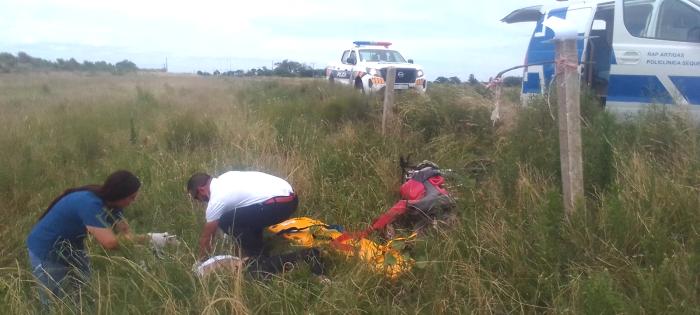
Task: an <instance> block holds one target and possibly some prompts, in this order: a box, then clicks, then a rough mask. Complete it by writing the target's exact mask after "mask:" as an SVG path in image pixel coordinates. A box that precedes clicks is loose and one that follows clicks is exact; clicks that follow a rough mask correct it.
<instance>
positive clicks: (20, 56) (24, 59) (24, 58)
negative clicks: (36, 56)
mask: <svg viewBox="0 0 700 315" xmlns="http://www.w3.org/2000/svg"><path fill="white" fill-rule="evenodd" d="M17 63H28V64H31V63H32V56H30V55H28V54H27V53H25V52H23V51H20V52H19V53H17Z"/></svg>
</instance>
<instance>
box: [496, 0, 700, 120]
mask: <svg viewBox="0 0 700 315" xmlns="http://www.w3.org/2000/svg"><path fill="white" fill-rule="evenodd" d="M549 17H559V18H561V19H565V20H567V21H571V22H573V24H574V25H575V26H576V27H577V30H578V33H579V35H580V36H579V37H580V39H579V40H578V43H577V44H578V49H579V61H580V65H579V70H580V71H581V79H582V81H583V82H585V83H586V84H588V86H590V87H591V88H592V89H593V90H594V91H595V92H596V94H597V95H598V96H600V98H601V100H602V101H603V102H604V103H605V104H606V107H607V108H608V109H610V110H613V111H617V112H622V113H626V112H636V111H638V110H640V109H643V108H644V107H645V106H649V105H650V104H675V105H686V106H685V107H686V108H689V109H690V112H691V113H692V114H693V115H694V116H695V117H696V118H700V0H607V1H568V2H556V3H554V4H552V5H547V6H534V7H527V8H522V9H519V10H516V11H513V12H512V13H511V14H509V15H508V16H506V17H505V18H503V19H502V21H503V22H506V23H517V22H537V24H536V26H535V31H534V32H533V34H532V38H531V39H530V44H529V46H528V49H527V55H526V57H525V65H529V66H527V67H525V70H524V73H523V85H522V95H523V101H524V102H526V101H527V99H528V98H529V97H528V96H529V95H533V94H540V93H543V92H544V91H545V90H546V89H548V87H549V85H550V82H551V80H552V79H553V78H554V64H553V63H552V61H553V60H554V44H553V43H552V42H551V39H552V37H553V35H554V34H553V32H552V30H550V29H549V28H546V27H543V25H542V22H543V21H544V20H546V19H547V18H549Z"/></svg>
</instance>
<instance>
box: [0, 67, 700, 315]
mask: <svg viewBox="0 0 700 315" xmlns="http://www.w3.org/2000/svg"><path fill="white" fill-rule="evenodd" d="M509 93H511V94H512V91H510V92H509ZM482 94H484V95H487V97H488V94H485V93H482ZM482 94H479V91H475V90H473V89H472V88H470V87H457V86H439V85H434V86H433V87H432V88H431V89H429V91H428V93H427V95H425V96H419V95H416V94H410V93H402V94H399V95H397V104H398V108H397V112H396V114H397V115H396V116H397V117H399V119H400V126H401V128H400V132H399V133H397V134H396V135H394V136H390V137H383V136H382V135H381V99H380V98H365V97H362V96H361V95H358V94H357V93H356V91H353V90H352V89H349V88H345V87H343V86H333V85H327V84H326V83H325V82H322V81H314V80H293V79H289V80H275V79H264V80H257V79H230V78H213V77H210V78H202V77H189V76H147V75H146V76H144V75H140V76H137V75H125V76H109V75H76V74H71V75H68V74H32V75H22V74H13V75H0V124H2V125H3V131H2V132H1V133H0V148H2V150H0V198H2V200H3V205H2V207H1V208H0V211H1V212H2V215H3V217H4V220H2V221H1V222H0V240H2V241H0V244H2V246H0V300H2V303H0V313H3V314H25V313H30V314H31V313H37V312H38V311H39V310H38V308H37V300H36V297H35V296H36V293H35V291H34V290H35V288H34V285H33V279H32V277H31V274H30V272H29V269H28V263H27V257H26V256H27V253H26V249H25V246H24V240H25V238H26V236H27V234H28V232H29V230H30V229H31V227H32V225H33V224H34V223H35V222H36V220H37V218H38V216H39V214H40V213H41V212H42V210H43V209H44V207H46V206H47V205H48V203H49V202H50V201H51V200H52V199H53V198H54V197H55V196H56V195H58V194H59V193H60V192H62V191H63V190H64V189H66V188H68V187H72V186H77V185H82V184H86V183H99V182H101V181H102V180H103V179H104V177H105V176H106V175H107V174H109V173H110V172H112V171H114V170H116V169H120V168H124V169H129V170H131V171H132V172H134V173H135V174H137V175H138V176H139V177H140V178H141V179H142V181H143V183H144V185H143V189H142V191H141V194H140V196H139V199H138V200H137V202H135V203H134V204H133V205H132V206H131V207H129V208H128V209H127V210H126V216H127V218H128V219H129V221H130V223H131V225H132V227H133V228H134V230H136V231H137V232H148V231H168V232H171V233H175V234H178V235H179V236H180V237H181V239H182V240H183V241H184V244H183V245H182V246H180V247H178V248H171V249H170V250H169V251H168V252H167V254H166V255H165V256H164V257H162V258H156V257H155V256H154V255H153V254H152V253H151V251H150V250H149V249H148V248H146V247H143V246H138V245H135V246H127V247H126V248H123V249H120V250H119V251H116V252H105V251H104V250H102V249H101V248H99V246H97V245H96V244H95V243H93V242H90V244H89V245H90V252H91V255H92V260H93V267H94V273H93V279H92V282H91V283H90V285H89V286H87V287H86V288H85V291H84V292H83V294H82V297H83V302H82V303H81V306H82V309H81V312H82V313H86V314H95V313H96V314H111V313H116V314H135V313H136V314H137V313H148V314H151V313H164V314H192V313H205V314H217V313H221V314H230V313H241V314H244V313H245V314H247V313H260V314H269V313H289V314H296V313H314V314H317V313H318V314H329V313H334V314H337V313H351V314H357V313H370V314H375V313H380V314H382V313H392V314H417V313H418V314H456V313H498V314H502V313H551V314H562V313H564V314H619V313H632V314H666V313H670V314H697V313H698V312H700V235H699V232H698V228H697V227H698V226H700V212H699V211H698V209H700V194H699V193H698V192H699V190H700V161H698V159H697V156H698V154H699V153H700V152H698V148H699V147H698V136H697V135H698V128H697V125H695V124H694V123H691V122H688V121H685V120H683V119H681V118H679V117H678V116H676V115H674V114H673V113H672V112H670V111H668V110H666V109H664V108H655V109H651V110H649V111H647V112H645V113H643V114H642V115H639V116H637V117H635V118H631V119H629V120H625V121H620V120H615V119H613V118H612V117H611V116H610V115H609V114H608V113H606V112H604V111H601V110H600V109H599V107H598V105H597V104H596V103H595V102H593V101H591V98H584V101H583V102H582V107H583V108H582V112H583V117H584V120H585V122H584V125H583V127H582V131H583V146H584V147H583V149H584V159H583V160H584V175H585V192H586V203H585V209H584V208H581V209H578V210H577V212H576V214H575V215H574V216H572V217H570V218H568V219H565V218H564V214H563V209H562V198H561V192H560V179H559V174H560V168H559V162H558V133H557V132H558V131H557V123H556V121H555V120H554V119H553V117H557V115H556V112H553V111H554V110H556V109H550V107H549V106H548V105H547V104H546V102H544V101H543V100H540V101H534V102H533V103H532V106H530V107H528V108H515V107H512V106H511V108H509V110H510V111H511V113H510V115H507V116H506V117H509V118H511V117H512V119H511V120H509V121H506V122H504V123H500V124H497V125H496V126H495V127H494V126H493V125H492V123H491V121H490V120H489V115H490V109H491V108H490V106H491V104H492V100H490V99H488V98H484V96H482ZM511 98H512V97H511ZM409 154H410V155H411V156H412V157H413V159H414V160H416V162H417V161H420V160H423V159H429V160H432V161H434V162H436V163H437V164H439V165H440V166H442V167H444V168H450V169H453V170H454V172H453V173H452V174H450V175H449V177H448V184H449V185H450V190H451V191H452V192H453V194H454V195H455V196H456V197H457V198H458V199H457V204H458V211H459V216H460V224H459V226H457V227H455V228H454V229H450V230H444V231H438V232H437V233H430V234H428V235H426V236H425V237H424V238H421V239H419V240H418V241H417V242H416V244H414V245H413V247H412V250H411V251H410V255H411V257H413V258H414V259H416V260H417V262H418V263H417V265H416V266H415V267H414V268H413V270H412V271H411V272H410V273H409V274H406V275H405V276H403V277H401V278H399V279H397V280H395V281H390V280H387V279H385V278H384V277H382V276H381V275H378V274H375V273H373V272H372V271H370V270H368V268H366V266H363V265H362V264H361V263H358V262H356V261H353V260H344V259H339V258H338V257H328V260H329V261H330V262H331V263H330V264H329V268H330V270H329V277H330V278H331V280H332V284H331V285H323V284H320V283H318V282H316V281H315V280H314V278H313V277H311V276H310V273H309V270H308V268H306V267H305V266H303V265H302V266H299V268H298V269H296V270H294V271H292V272H289V273H286V274H283V275H278V276H276V277H274V278H272V279H270V280H267V281H256V280H252V279H250V278H248V277H246V276H244V275H241V274H230V275H220V277H214V278H209V279H206V280H201V279H198V278H196V277H194V276H193V275H192V273H191V266H192V264H193V263H194V253H196V249H197V248H196V244H197V239H198V234H199V231H200V228H201V225H202V224H203V208H202V207H201V205H197V204H193V203H192V202H191V201H190V200H189V199H188V198H187V195H186V193H185V188H184V185H185V181H186V179H187V178H188V177H189V176H190V175H191V174H192V173H193V172H195V171H209V172H212V173H215V174H218V173H221V172H224V171H227V170H234V169H236V170H261V171H265V172H269V173H272V174H275V175H278V176H280V177H283V178H287V179H288V180H289V181H290V182H291V183H292V185H293V186H294V187H295V190H296V191H297V192H298V194H299V195H300V196H301V198H300V200H301V203H300V208H299V212H298V213H297V214H298V215H300V216H301V215H303V216H311V217H314V218H317V219H320V220H323V221H325V222H327V223H330V224H341V225H343V226H345V227H346V228H347V229H350V230H358V229H361V228H364V227H366V226H367V225H368V224H369V223H370V221H371V220H372V219H373V218H375V217H376V216H377V215H378V214H380V213H381V212H383V211H384V210H385V209H387V208H388V207H389V206H390V205H391V204H393V202H394V201H395V200H396V199H397V198H398V187H399V183H400V173H399V169H398V158H399V156H400V155H404V156H405V155H409ZM226 250H227V246H225V245H222V246H219V251H220V252H222V253H223V252H225V251H226ZM58 311H59V312H64V313H70V310H69V309H67V308H64V309H59V310H58Z"/></svg>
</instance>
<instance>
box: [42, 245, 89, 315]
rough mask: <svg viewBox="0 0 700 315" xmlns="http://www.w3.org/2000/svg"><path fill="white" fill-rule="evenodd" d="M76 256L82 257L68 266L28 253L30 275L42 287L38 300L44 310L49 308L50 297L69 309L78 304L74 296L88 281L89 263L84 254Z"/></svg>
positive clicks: (64, 263) (61, 262)
mask: <svg viewBox="0 0 700 315" xmlns="http://www.w3.org/2000/svg"><path fill="white" fill-rule="evenodd" d="M77 256H82V257H80V259H78V260H77V262H76V263H75V264H68V263H66V262H63V261H58V260H56V259H43V260H42V259H40V258H39V257H38V256H37V255H35V254H34V253H32V252H31V251H29V263H30V264H31V267H32V274H33V275H34V278H36V280H37V282H38V283H39V284H40V285H41V286H42V288H40V289H39V299H40V300H41V304H42V305H43V306H44V308H48V307H49V306H50V304H51V301H52V299H51V298H52V297H53V298H55V299H57V301H61V302H62V303H67V304H68V305H69V306H71V307H72V306H75V305H77V304H78V301H79V300H78V299H76V297H75V296H74V295H75V294H76V293H79V292H80V287H81V286H82V285H84V284H86V283H87V282H88V281H89V279H90V261H89V259H88V258H87V255H85V254H84V253H80V254H79V255H77ZM66 298H68V299H66Z"/></svg>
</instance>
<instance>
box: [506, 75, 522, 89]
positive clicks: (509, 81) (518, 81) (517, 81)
mask: <svg viewBox="0 0 700 315" xmlns="http://www.w3.org/2000/svg"><path fill="white" fill-rule="evenodd" d="M522 83H523V78H522V77H505V78H503V86H508V87H513V86H520V85H522Z"/></svg>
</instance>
